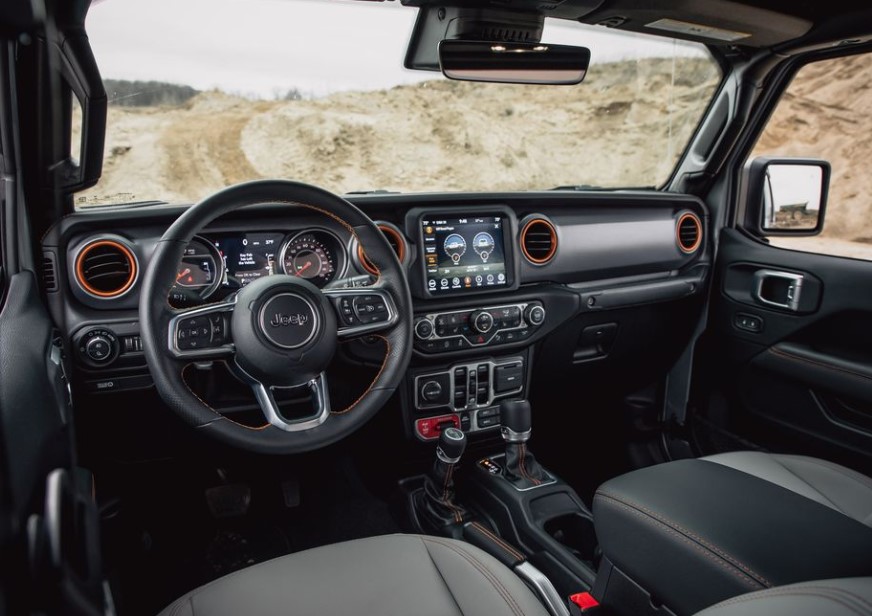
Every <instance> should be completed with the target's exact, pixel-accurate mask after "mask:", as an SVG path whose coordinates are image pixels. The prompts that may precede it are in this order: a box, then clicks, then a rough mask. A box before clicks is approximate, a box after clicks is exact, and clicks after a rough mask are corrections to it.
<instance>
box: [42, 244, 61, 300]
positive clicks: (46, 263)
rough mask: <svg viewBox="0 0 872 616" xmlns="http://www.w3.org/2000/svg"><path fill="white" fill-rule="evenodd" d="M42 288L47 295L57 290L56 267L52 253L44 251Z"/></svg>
mask: <svg viewBox="0 0 872 616" xmlns="http://www.w3.org/2000/svg"><path fill="white" fill-rule="evenodd" d="M42 286H43V288H44V289H45V290H46V292H48V293H53V292H55V291H57V290H58V276H57V267H56V266H55V255H54V253H53V252H49V251H45V252H43V253H42Z"/></svg>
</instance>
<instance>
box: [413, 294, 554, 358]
mask: <svg viewBox="0 0 872 616" xmlns="http://www.w3.org/2000/svg"><path fill="white" fill-rule="evenodd" d="M544 321H545V309H544V308H543V307H542V306H541V304H539V303H530V304H525V305H510V306H498V307H492V308H483V309H478V310H467V311H460V312H450V313H445V314H437V315H430V316H428V317H423V318H420V319H418V320H417V321H416V322H415V348H416V349H418V350H419V351H423V352H425V353H439V352H446V351H460V350H463V349H469V348H473V347H477V346H484V345H490V344H508V343H512V342H519V341H522V340H526V339H527V338H529V337H530V336H532V334H533V332H534V330H535V328H537V327H538V326H540V325H542V323H544Z"/></svg>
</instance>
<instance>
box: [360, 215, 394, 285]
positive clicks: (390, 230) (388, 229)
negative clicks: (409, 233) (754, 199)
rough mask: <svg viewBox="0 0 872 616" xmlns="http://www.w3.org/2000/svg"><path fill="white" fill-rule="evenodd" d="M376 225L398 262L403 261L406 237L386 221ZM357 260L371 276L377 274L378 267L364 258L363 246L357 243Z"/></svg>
mask: <svg viewBox="0 0 872 616" xmlns="http://www.w3.org/2000/svg"><path fill="white" fill-rule="evenodd" d="M376 226H377V227H378V228H379V229H380V230H381V232H382V233H383V234H384V236H385V239H386V240H387V241H388V244H390V245H391V248H393V249H394V252H395V253H396V255H397V259H399V261H400V263H403V262H404V260H405V258H406V238H405V237H403V234H402V233H400V230H399V229H397V228H396V227H394V226H393V225H391V224H389V223H386V222H379V223H376ZM357 260H358V261H359V262H360V265H361V266H362V267H363V269H365V270H366V271H367V272H369V273H370V274H372V275H373V276H378V268H377V267H376V266H375V265H373V264H372V263H371V262H370V261H369V259H367V258H366V253H365V252H364V251H363V246H361V245H360V244H358V245H357Z"/></svg>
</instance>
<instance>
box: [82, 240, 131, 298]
mask: <svg viewBox="0 0 872 616" xmlns="http://www.w3.org/2000/svg"><path fill="white" fill-rule="evenodd" d="M100 246H112V247H114V248H118V249H119V250H120V251H121V252H123V253H124V256H125V257H127V260H128V261H130V276H128V278H127V280H126V281H125V283H124V285H123V286H122V287H121V288H120V289H117V290H115V291H99V290H97V289H95V288H94V287H92V286H91V285H89V284H88V282H87V281H86V280H85V272H84V270H83V267H82V261H84V260H85V257H86V256H87V255H88V253H90V252H91V251H92V250H94V249H95V248H99V247H100ZM136 271H137V266H136V257H135V256H134V255H133V252H132V251H131V250H130V249H129V248H128V247H127V246H125V245H124V244H122V243H121V242H116V241H115V240H97V241H96V242H91V243H90V244H88V245H87V246H85V247H84V248H82V250H80V251H79V254H78V255H77V256H76V282H78V283H79V285H80V286H81V287H82V288H83V289H84V290H85V291H87V292H88V293H90V294H91V295H96V296H97V297H118V296H119V295H121V294H122V293H124V292H125V291H127V290H128V289H129V288H130V287H131V286H132V285H133V282H134V281H135V280H136Z"/></svg>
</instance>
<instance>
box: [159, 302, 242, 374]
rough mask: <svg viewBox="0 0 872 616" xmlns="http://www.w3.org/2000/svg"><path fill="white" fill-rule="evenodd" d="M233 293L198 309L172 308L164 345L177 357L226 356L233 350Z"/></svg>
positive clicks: (191, 358)
mask: <svg viewBox="0 0 872 616" xmlns="http://www.w3.org/2000/svg"><path fill="white" fill-rule="evenodd" d="M235 306H236V296H233V297H232V298H230V299H228V300H226V301H223V302H219V303H216V304H209V305H207V306H202V307H200V308H192V309H190V310H181V311H173V313H172V314H173V316H172V317H171V318H170V322H169V328H168V333H169V335H168V339H167V347H168V349H169V351H170V354H171V355H172V356H173V357H175V358H176V359H180V360H192V361H193V360H199V361H203V360H210V359H220V358H223V357H229V356H231V355H233V353H234V352H235V346H234V344H233V337H232V335H231V331H230V317H231V316H232V314H233V310H234V308H235Z"/></svg>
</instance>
